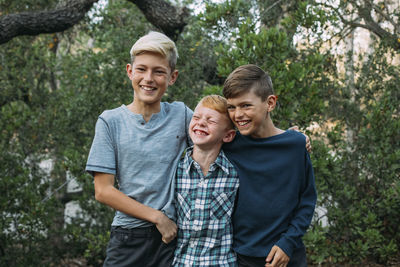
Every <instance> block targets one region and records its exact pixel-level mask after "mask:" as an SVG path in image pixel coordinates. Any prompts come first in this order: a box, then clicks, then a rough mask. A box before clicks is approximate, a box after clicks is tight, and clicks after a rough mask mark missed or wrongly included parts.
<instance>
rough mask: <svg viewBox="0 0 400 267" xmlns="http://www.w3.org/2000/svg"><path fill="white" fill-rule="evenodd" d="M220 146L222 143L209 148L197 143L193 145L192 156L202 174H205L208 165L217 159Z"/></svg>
mask: <svg viewBox="0 0 400 267" xmlns="http://www.w3.org/2000/svg"><path fill="white" fill-rule="evenodd" d="M221 147H222V144H221V145H215V146H213V147H211V148H203V147H199V146H197V145H194V146H193V152H192V158H193V160H194V161H196V162H197V163H198V164H199V165H200V167H201V170H202V172H203V175H204V176H207V173H208V170H209V169H210V165H211V164H212V163H213V162H214V161H215V160H216V159H217V157H218V154H219V152H220V150H221Z"/></svg>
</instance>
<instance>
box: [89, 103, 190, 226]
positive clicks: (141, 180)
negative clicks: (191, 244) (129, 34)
mask: <svg viewBox="0 0 400 267" xmlns="http://www.w3.org/2000/svg"><path fill="white" fill-rule="evenodd" d="M191 116H192V111H191V110H190V109H189V108H187V107H186V106H185V105H184V104H183V103H182V102H173V103H165V102H162V103H161V109H160V112H159V113H156V114H153V115H152V117H151V118H150V120H149V121H148V122H147V123H146V122H145V120H144V119H143V117H142V115H141V114H135V113H133V112H131V111H130V110H129V109H128V108H127V107H126V106H125V105H122V106H121V107H118V108H116V109H113V110H106V111H104V112H103V113H102V114H101V115H100V116H99V118H98V121H97V123H96V132H95V137H94V139H93V143H92V147H91V149H90V153H89V157H88V161H87V164H86V171H88V172H89V173H91V174H93V173H94V172H103V173H109V174H113V175H115V177H116V179H117V182H118V186H119V190H120V191H121V192H123V193H124V194H126V195H127V196H129V197H131V198H133V199H135V200H137V201H138V202H140V203H142V204H145V205H147V206H150V207H152V208H154V209H158V210H161V211H163V212H164V213H165V214H166V215H167V216H168V217H170V218H171V219H175V209H174V204H173V199H174V183H173V180H174V179H173V177H174V175H175V171H176V166H177V164H178V161H179V159H180V157H181V154H182V153H183V151H184V149H185V148H186V146H187V138H188V137H187V126H188V124H189V122H190V118H191ZM185 122H186V123H185ZM112 225H113V226H123V227H125V228H135V227H145V226H150V225H151V223H150V222H147V221H143V220H140V219H137V218H134V217H131V216H129V215H127V214H124V213H122V212H120V211H116V214H115V217H114V220H113V223H112Z"/></svg>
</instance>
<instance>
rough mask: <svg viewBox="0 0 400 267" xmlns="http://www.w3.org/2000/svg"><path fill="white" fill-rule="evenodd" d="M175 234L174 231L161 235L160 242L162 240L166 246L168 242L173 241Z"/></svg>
mask: <svg viewBox="0 0 400 267" xmlns="http://www.w3.org/2000/svg"><path fill="white" fill-rule="evenodd" d="M176 234H177V231H176V230H173V231H170V232H167V233H165V234H164V235H162V238H161V240H162V241H163V242H164V243H165V244H168V243H169V242H171V241H172V240H174V239H175V237H176Z"/></svg>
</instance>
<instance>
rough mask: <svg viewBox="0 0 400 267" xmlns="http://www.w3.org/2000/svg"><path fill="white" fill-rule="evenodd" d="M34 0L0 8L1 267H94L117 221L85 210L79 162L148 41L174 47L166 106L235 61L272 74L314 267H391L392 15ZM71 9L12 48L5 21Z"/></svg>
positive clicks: (394, 192) (269, 2) (234, 0)
mask: <svg viewBox="0 0 400 267" xmlns="http://www.w3.org/2000/svg"><path fill="white" fill-rule="evenodd" d="M34 2H35V3H32V1H28V0H21V1H11V0H1V1H0V32H1V33H0V38H2V39H1V41H0V43H1V44H0V105H1V106H0V136H1V138H0V211H1V216H0V229H1V231H0V266H59V265H63V266H101V264H102V261H103V259H104V256H105V247H106V244H107V242H108V238H109V228H110V223H111V220H112V217H113V211H112V210H111V209H110V208H108V207H106V206H104V205H101V204H99V203H96V201H95V200H94V188H93V180H92V178H91V177H90V176H89V175H88V174H86V173H85V172H84V168H85V163H86V158H87V155H88V152H89V149H90V145H91V141H92V138H93V135H94V126H95V122H96V120H97V117H98V115H99V114H100V113H101V112H102V111H103V110H105V109H112V108H115V107H118V106H120V105H121V104H123V103H125V104H128V103H130V102H131V101H132V94H133V91H132V88H131V84H130V81H129V79H128V78H127V76H126V74H125V73H126V72H125V67H126V64H127V63H128V62H129V60H130V58H129V50H130V48H131V46H132V44H133V43H134V42H135V41H136V40H137V39H138V37H140V36H141V35H143V34H145V33H147V32H148V31H149V30H159V31H164V32H165V33H167V34H168V35H169V36H170V37H171V38H173V39H174V40H175V41H176V43H177V47H178V50H179V56H180V57H179V60H178V67H177V68H178V69H179V72H180V74H179V78H178V81H177V83H176V84H175V85H174V86H172V87H170V88H169V89H168V92H167V93H166V95H165V97H164V100H165V101H169V102H171V101H184V102H185V103H186V104H187V105H188V106H189V107H191V108H193V107H194V105H195V103H196V102H197V100H198V99H199V98H200V97H202V96H203V95H206V94H210V93H217V94H221V89H222V84H223V81H224V79H225V78H226V77H227V75H228V74H229V73H230V72H231V71H232V70H233V69H235V68H236V67H237V66H239V65H242V64H248V63H252V64H257V65H259V66H260V67H262V68H263V69H264V70H266V71H268V72H269V74H270V75H271V77H272V80H273V83H274V87H275V91H276V94H277V95H278V96H279V103H280V106H279V108H278V109H277V110H276V111H275V112H274V114H273V120H274V122H275V123H276V124H277V125H278V126H279V127H281V128H284V129H285V128H287V127H289V126H293V125H298V126H299V127H300V129H301V131H303V132H305V133H307V134H308V135H309V136H310V137H311V138H312V145H313V152H312V154H311V157H312V161H313V165H314V169H315V176H316V183H317V189H318V193H319V196H318V212H316V214H315V216H314V219H313V223H312V226H311V227H310V229H309V231H308V233H307V234H306V236H305V237H304V240H305V243H306V246H307V253H308V260H309V264H310V265H316V266H345V265H346V266H347V265H348V266H369V265H371V266H372V265H373V264H375V265H376V266H400V254H399V246H400V229H399V225H400V224H399V221H400V196H399V194H400V179H399V178H400V177H399V170H400V149H399V148H400V146H399V140H400V120H399V103H400V101H399V100H400V56H399V51H400V21H399V17H400V6H399V3H398V2H396V1H390V0H387V1H370V0H364V1H355V0H354V1H352V0H347V1H346V0H340V1H312V0H304V1H303V0H302V1H295V0H251V1H244V0H225V1H207V0H204V1H201V0H197V1H194V0H193V1H190V0H188V1H185V0H181V1H178V0H177V1H166V0H152V1H127V0H114V1H106V0H104V1H90V0H74V1H69V3H67V2H68V1H67V2H63V1H56V0H39V1H34ZM75 2H77V3H86V6H85V8H86V9H87V10H89V11H88V12H87V10H86V9H85V10H84V9H83V8H81V6H79V5H77V7H74V8H75V9H76V10H78V11H79V10H80V11H82V14H83V16H82V18H81V19H78V20H76V21H74V22H71V23H70V26H68V27H67V28H66V29H65V30H62V31H58V30H57V32H52V31H51V30H48V31H43V32H40V31H39V32H35V33H30V34H29V35H26V33H28V32H29V31H28V30H27V29H28V28H29V26H30V25H31V27H33V26H32V25H33V24H32V23H27V24H26V25H25V26H24V27H25V28H24V29H25V32H24V31H22V32H19V33H18V34H14V36H11V34H10V32H12V31H9V27H10V25H15V24H18V23H20V24H23V23H24V22H23V20H22V18H23V17H18V19H17V20H16V21H17V22H15V21H14V22H13V21H12V19H11V18H13V16H14V15H21V14H31V15H32V16H36V17H42V18H50V15H49V14H48V13H46V12H51V11H52V10H60V9H61V8H63V7H65V6H66V7H69V6H73V3H75ZM93 2H97V3H95V4H93ZM141 2H147V3H148V4H149V5H151V7H152V8H153V9H152V8H149V6H146V5H142V4H141ZM163 5H168V6H169V7H170V8H171V10H172V11H175V12H176V14H175V13H170V9H165V6H163ZM76 10H75V11H76ZM21 12H26V13H21ZM40 12H42V13H40ZM76 13H79V12H76ZM174 16H175V17H174ZM166 18H167V19H171V20H172V19H173V18H178V20H180V22H181V26H180V27H175V28H174V27H171V28H168V27H169V26H170V25H169V24H168V23H167V25H160V24H158V23H161V21H162V20H165V19H166ZM13 23H14V24H13ZM49 23H51V24H54V23H55V22H54V21H52V22H49ZM7 35H8V36H11V38H8V39H7V38H5V36H6V37H7Z"/></svg>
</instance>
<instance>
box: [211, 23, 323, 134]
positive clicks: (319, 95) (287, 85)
mask: <svg viewBox="0 0 400 267" xmlns="http://www.w3.org/2000/svg"><path fill="white" fill-rule="evenodd" d="M232 40H233V42H232V43H228V44H220V45H219V46H218V47H217V48H216V51H217V53H218V54H219V55H220V57H219V59H218V72H219V73H220V75H222V76H225V77H226V76H228V75H229V73H230V72H232V71H233V70H234V69H235V68H236V67H238V66H240V65H244V64H256V65H258V66H260V67H261V68H263V69H264V70H266V71H267V72H268V73H269V75H270V76H271V78H272V82H273V84H274V90H275V94H277V95H278V96H279V103H280V107H279V108H278V109H277V110H275V111H274V113H273V117H274V122H275V124H276V125H279V127H281V128H287V127H288V126H290V124H293V123H294V122H296V124H298V125H301V126H303V125H307V124H309V123H310V122H311V121H317V120H318V119H319V114H322V113H323V110H324V103H323V98H324V95H325V94H326V91H324V89H325V88H327V79H326V78H325V76H324V73H323V70H324V68H325V65H326V58H325V56H324V55H321V54H319V53H318V52H316V51H296V50H295V49H294V47H293V46H292V44H291V42H290V40H288V38H287V35H286V34H285V32H284V31H280V30H278V29H277V28H270V29H265V28H261V29H259V30H257V29H256V26H255V25H254V24H253V23H252V22H251V21H249V20H247V21H245V22H244V23H242V24H240V25H239V28H238V31H237V33H234V34H233V36H232Z"/></svg>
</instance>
